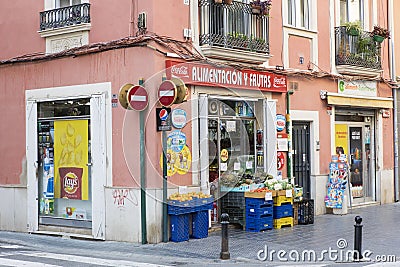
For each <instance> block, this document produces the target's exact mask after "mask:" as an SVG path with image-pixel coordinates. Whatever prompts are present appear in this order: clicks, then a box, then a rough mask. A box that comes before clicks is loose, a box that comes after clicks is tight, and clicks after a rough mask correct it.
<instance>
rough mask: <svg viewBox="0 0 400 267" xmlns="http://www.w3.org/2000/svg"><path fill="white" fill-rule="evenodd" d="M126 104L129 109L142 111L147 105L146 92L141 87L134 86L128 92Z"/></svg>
mask: <svg viewBox="0 0 400 267" xmlns="http://www.w3.org/2000/svg"><path fill="white" fill-rule="evenodd" d="M127 95H128V104H129V107H130V108H131V109H134V110H136V111H142V110H144V109H145V108H146V107H147V105H148V103H149V97H148V95H147V91H146V89H145V88H144V87H143V86H140V85H135V86H133V87H132V88H130V89H129V91H128V94H127Z"/></svg>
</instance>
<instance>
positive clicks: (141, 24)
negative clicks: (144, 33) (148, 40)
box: [138, 12, 147, 29]
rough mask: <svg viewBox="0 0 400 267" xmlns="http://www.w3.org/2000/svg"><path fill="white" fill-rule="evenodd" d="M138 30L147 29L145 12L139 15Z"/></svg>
mask: <svg viewBox="0 0 400 267" xmlns="http://www.w3.org/2000/svg"><path fill="white" fill-rule="evenodd" d="M138 28H139V29H147V15H146V13H145V12H142V13H139V16H138Z"/></svg>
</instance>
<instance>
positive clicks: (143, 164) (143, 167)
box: [130, 79, 148, 244]
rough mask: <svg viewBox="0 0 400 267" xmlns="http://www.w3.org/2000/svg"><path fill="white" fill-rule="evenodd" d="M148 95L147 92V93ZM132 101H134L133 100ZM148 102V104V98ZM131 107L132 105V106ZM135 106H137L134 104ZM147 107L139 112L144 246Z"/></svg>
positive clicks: (143, 235) (143, 237) (145, 227)
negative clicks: (145, 125) (145, 120)
mask: <svg viewBox="0 0 400 267" xmlns="http://www.w3.org/2000/svg"><path fill="white" fill-rule="evenodd" d="M142 84H143V80H142V79H141V80H139V85H142ZM146 95H147V92H146ZM131 101H132V100H131ZM146 102H148V99H147V96H146ZM130 105H131V104H130ZM134 105H135V104H134ZM146 107H147V103H146V106H145V107H144V108H143V110H141V111H139V129H140V130H139V131H140V189H141V190H140V203H141V205H140V213H141V215H142V216H141V228H142V244H147V214H146V206H147V204H146V162H145V156H144V155H145V143H144V138H145V136H144V115H145V114H144V113H145V109H146Z"/></svg>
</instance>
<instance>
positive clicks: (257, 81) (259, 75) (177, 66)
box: [166, 60, 287, 93]
mask: <svg viewBox="0 0 400 267" xmlns="http://www.w3.org/2000/svg"><path fill="white" fill-rule="evenodd" d="M166 67H167V78H168V79H170V78H171V77H176V78H180V79H182V80H183V82H184V83H185V84H194V85H204V86H220V87H228V88H238V89H250V90H260V91H267V92H280V93H286V92H287V79H286V76H285V75H280V74H275V73H271V72H267V71H255V70H249V69H244V70H237V69H234V68H231V67H223V68H221V67H217V66H213V65H209V64H199V63H192V62H184V63H181V62H177V61H172V60H167V61H166Z"/></svg>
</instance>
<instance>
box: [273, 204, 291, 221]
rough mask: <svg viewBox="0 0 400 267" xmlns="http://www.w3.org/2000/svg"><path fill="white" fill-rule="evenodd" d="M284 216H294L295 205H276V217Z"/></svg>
mask: <svg viewBox="0 0 400 267" xmlns="http://www.w3.org/2000/svg"><path fill="white" fill-rule="evenodd" d="M284 217H293V205H291V204H285V205H281V206H274V219H280V218H284Z"/></svg>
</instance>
